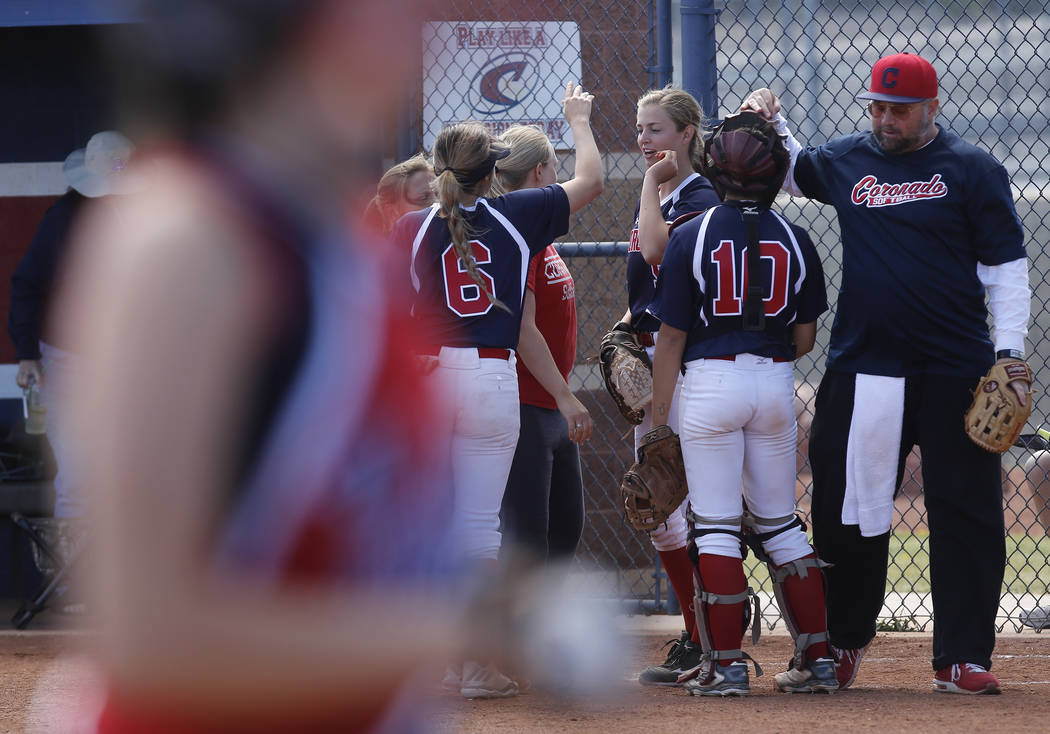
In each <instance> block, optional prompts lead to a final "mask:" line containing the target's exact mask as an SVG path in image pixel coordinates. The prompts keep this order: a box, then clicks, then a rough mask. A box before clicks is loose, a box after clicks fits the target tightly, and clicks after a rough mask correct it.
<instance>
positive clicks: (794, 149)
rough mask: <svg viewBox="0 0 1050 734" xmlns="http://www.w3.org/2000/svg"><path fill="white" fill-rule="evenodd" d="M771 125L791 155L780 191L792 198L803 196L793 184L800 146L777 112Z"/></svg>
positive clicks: (785, 121) (800, 150)
mask: <svg viewBox="0 0 1050 734" xmlns="http://www.w3.org/2000/svg"><path fill="white" fill-rule="evenodd" d="M773 125H774V126H775V127H776V129H777V134H778V135H781V136H782V137H783V138H784V145H785V146H787V149H788V153H790V154H791V163H790V164H789V165H788V171H787V175H786V176H784V184H783V185H782V186H781V187H780V190H781V191H786V192H787V193H789V194H791V195H792V196H805V194H803V193H802V190H801V189H800V188H799V187H798V185H797V184H796V183H795V160H796V159H797V158H798V154H799V153H800V152H802V144H801V143H799V142H798V141H797V140H795V136H794V135H792V134H791V130H789V129H788V124H787V120H785V119H784V116H783V115H782V114H780V113H779V112H778V113H777V116H776V117H774V118H773Z"/></svg>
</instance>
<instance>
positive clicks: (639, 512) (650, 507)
mask: <svg viewBox="0 0 1050 734" xmlns="http://www.w3.org/2000/svg"><path fill="white" fill-rule="evenodd" d="M620 493H621V494H622V495H623V510H624V513H625V514H626V515H627V522H628V523H630V524H631V527H633V528H635V529H636V530H646V531H649V530H655V529H656V528H658V527H659V526H660V525H661V523H663V522H665V521H666V520H667V518H668V517H669V516H670V515H671V513H672V512H674V511H675V510H676V509H678V506H679V505H681V504H682V502H684V501H685V498H686V495H688V493H689V492H688V489H687V488H686V483H685V462H684V461H683V460H682V444H681V443H680V442H679V440H678V436H677V435H675V432H674V431H672V430H671V429H670V428H669V427H667V426H657V427H656V428H654V429H653V430H651V431H649V432H648V433H647V434H645V435H644V436H642V442H641V444H640V445H639V446H638V463H637V464H635V465H634V466H632V467H631V468H630V469H629V470H628V471H627V473H626V474H625V475H624V477H623V483H622V484H621V485H620Z"/></svg>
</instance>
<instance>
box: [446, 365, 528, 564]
mask: <svg viewBox="0 0 1050 734" xmlns="http://www.w3.org/2000/svg"><path fill="white" fill-rule="evenodd" d="M437 361H438V366H437V368H436V369H435V370H434V371H433V372H432V373H431V375H430V378H429V379H431V380H435V381H436V383H437V384H436V385H435V388H436V391H437V392H436V394H439V395H443V396H444V400H445V403H446V405H445V407H446V410H445V411H444V413H443V416H442V420H443V421H444V423H443V424H441V425H440V426H439V428H438V430H439V431H440V433H441V434H442V435H444V436H446V437H447V439H448V441H449V452H450V456H451V459H452V462H451V463H452V482H453V489H454V500H453V501H454V505H453V517H452V522H453V530H454V532H455V536H454V537H455V538H456V542H457V546H458V550H459V551H460V552H461V553H462V554H463V556H464V557H466V558H471V559H486V558H496V557H497V556H498V555H499V548H500V537H501V536H500V532H499V510H500V505H501V503H502V502H503V492H504V490H505V489H506V487H507V477H509V476H510V466H511V463H512V462H513V461H514V449H515V447H516V446H517V444H518V431H519V424H520V421H521V416H520V413H519V409H518V374H517V371H516V370H515V358H514V356H513V355H512V356H511V358H510V359H509V360H505V359H482V358H479V357H478V350H477V349H473V348H455V347H442V348H441V353H440V355H439V356H438V357H437Z"/></svg>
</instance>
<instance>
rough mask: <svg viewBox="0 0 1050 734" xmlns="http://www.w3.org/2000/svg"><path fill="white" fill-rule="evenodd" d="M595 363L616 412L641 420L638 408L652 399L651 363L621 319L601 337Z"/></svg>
mask: <svg viewBox="0 0 1050 734" xmlns="http://www.w3.org/2000/svg"><path fill="white" fill-rule="evenodd" d="M598 363H599V364H600V365H601V368H602V377H603V378H604V379H605V389H606V390H608V391H609V395H611V396H612V399H613V400H614V401H615V402H616V407H617V408H619V410H620V413H622V414H623V417H624V418H626V419H627V420H628V421H630V422H631V423H633V424H634V425H638V424H639V423H641V422H642V418H643V417H644V416H645V411H644V410H642V408H643V407H644V406H645V405H647V404H649V403H650V402H652V399H653V371H652V370H653V365H652V363H651V362H650V361H649V355H648V354H646V353H645V349H644V348H643V347H642V345H641V344H639V343H638V340H637V339H636V338H635V336H634V332H633V331H631V327H630V326H628V325H627V324H625V323H624V322H622V321H621V322H619V323H618V324H616V326H614V327H613V328H612V331H610V332H609V333H608V334H606V335H605V336H604V337H602V343H601V346H600V348H599V350H598Z"/></svg>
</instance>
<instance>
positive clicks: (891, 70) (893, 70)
mask: <svg viewBox="0 0 1050 734" xmlns="http://www.w3.org/2000/svg"><path fill="white" fill-rule="evenodd" d="M900 73H901V70H900V69H898V68H897V67H895V66H887V67H886V68H885V69H883V70H882V86H884V87H886V88H887V89H892V88H893V87H895V86H897V77H898V76H900ZM890 74H892V75H893V79H892V80H891V79H890V78H889V77H890Z"/></svg>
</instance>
